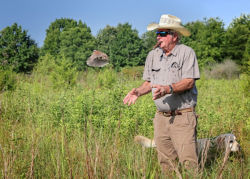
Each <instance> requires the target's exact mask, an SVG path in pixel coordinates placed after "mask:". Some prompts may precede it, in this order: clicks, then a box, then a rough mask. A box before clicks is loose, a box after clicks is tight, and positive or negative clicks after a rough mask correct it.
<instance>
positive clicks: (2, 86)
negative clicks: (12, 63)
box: [0, 69, 17, 91]
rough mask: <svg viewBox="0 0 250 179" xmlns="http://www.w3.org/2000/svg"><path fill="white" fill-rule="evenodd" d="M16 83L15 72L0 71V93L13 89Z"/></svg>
mask: <svg viewBox="0 0 250 179" xmlns="http://www.w3.org/2000/svg"><path fill="white" fill-rule="evenodd" d="M16 81H17V80H16V73H15V72H13V71H12V70H9V69H8V70H3V69H0V91H5V90H13V89H15V86H16Z"/></svg>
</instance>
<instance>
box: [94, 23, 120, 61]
mask: <svg viewBox="0 0 250 179" xmlns="http://www.w3.org/2000/svg"><path fill="white" fill-rule="evenodd" d="M116 40H117V28H116V27H111V26H109V25H107V26H106V27H105V28H104V29H101V30H100V31H99V32H98V34H97V36H96V41H97V49H98V50H100V51H102V52H104V53H106V54H107V55H108V56H110V55H111V54H112V50H111V46H112V44H114V41H116Z"/></svg>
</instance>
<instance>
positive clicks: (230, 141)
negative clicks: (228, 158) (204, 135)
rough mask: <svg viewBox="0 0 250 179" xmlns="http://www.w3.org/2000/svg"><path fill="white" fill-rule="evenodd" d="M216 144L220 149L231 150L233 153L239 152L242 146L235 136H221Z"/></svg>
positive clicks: (217, 138) (216, 140) (216, 139)
mask: <svg viewBox="0 0 250 179" xmlns="http://www.w3.org/2000/svg"><path fill="white" fill-rule="evenodd" d="M215 144H216V145H217V148H218V149H227V148H229V149H230V151H231V152H238V151H239V150H240V145H239V143H238V142H237V141H236V137H235V135H234V134H221V135H219V136H218V137H216V138H215Z"/></svg>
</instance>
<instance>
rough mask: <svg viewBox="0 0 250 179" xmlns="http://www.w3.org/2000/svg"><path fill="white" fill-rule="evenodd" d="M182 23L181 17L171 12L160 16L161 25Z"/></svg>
mask: <svg viewBox="0 0 250 179" xmlns="http://www.w3.org/2000/svg"><path fill="white" fill-rule="evenodd" d="M180 24H181V19H179V18H178V17H176V16H173V15H169V14H164V15H162V16H161V18H160V22H159V25H170V26H172V25H180Z"/></svg>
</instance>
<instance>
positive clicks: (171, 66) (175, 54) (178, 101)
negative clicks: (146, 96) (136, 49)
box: [143, 44, 200, 112]
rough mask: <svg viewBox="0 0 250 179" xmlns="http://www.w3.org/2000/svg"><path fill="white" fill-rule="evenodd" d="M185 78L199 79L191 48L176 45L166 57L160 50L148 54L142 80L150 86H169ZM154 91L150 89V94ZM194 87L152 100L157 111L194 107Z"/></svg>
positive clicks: (195, 94)
mask: <svg viewBox="0 0 250 179" xmlns="http://www.w3.org/2000/svg"><path fill="white" fill-rule="evenodd" d="M185 78H193V79H195V80H197V79H199V78H200V72H199V67H198V62H197V58H196V55H195V52H194V50H193V49H192V48H190V47H188V46H186V45H184V44H176V46H175V47H174V49H173V50H172V51H171V53H170V54H169V55H168V56H166V55H165V53H164V51H163V50H162V49H161V48H156V49H154V50H152V51H150V52H149V54H148V56H147V59H146V63H145V68H144V73H143V80H146V81H150V83H151V85H154V84H158V85H171V84H173V83H177V82H179V81H181V80H182V79H185ZM153 92H154V89H152V94H153ZM197 95H198V93H197V89H196V86H195V85H194V87H193V88H192V89H190V90H186V91H184V92H182V93H174V94H167V95H165V96H163V97H161V98H159V99H156V100H154V102H155V105H156V107H157V109H158V110H159V111H163V112H167V111H173V110H176V109H185V108H190V107H194V106H195V105H196V103H197Z"/></svg>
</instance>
